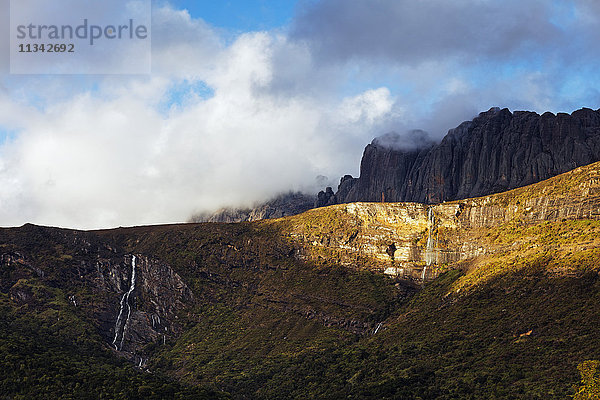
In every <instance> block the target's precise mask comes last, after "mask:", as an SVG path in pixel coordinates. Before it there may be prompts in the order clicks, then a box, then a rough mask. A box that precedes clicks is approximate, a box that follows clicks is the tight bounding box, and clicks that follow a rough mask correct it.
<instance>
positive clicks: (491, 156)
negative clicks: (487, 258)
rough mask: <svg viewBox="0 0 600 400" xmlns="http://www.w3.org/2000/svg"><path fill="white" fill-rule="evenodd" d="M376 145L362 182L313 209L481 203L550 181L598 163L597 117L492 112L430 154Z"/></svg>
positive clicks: (419, 146) (367, 154)
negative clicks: (362, 204)
mask: <svg viewBox="0 0 600 400" xmlns="http://www.w3.org/2000/svg"><path fill="white" fill-rule="evenodd" d="M397 145H398V143H396V144H394V143H392V144H390V138H389V137H388V138H383V140H382V139H381V138H378V139H375V140H374V141H373V142H372V143H371V144H369V145H368V146H367V147H366V149H365V151H364V155H363V158H362V161H361V168H360V177H359V178H352V177H351V176H345V177H343V178H342V180H341V182H340V185H339V187H338V190H337V192H336V193H335V195H331V193H330V194H329V195H328V194H327V193H326V192H321V193H320V194H319V196H318V198H319V202H318V206H323V205H331V204H341V203H351V202H357V201H363V202H364V201H368V202H373V201H377V202H380V201H385V202H401V201H404V202H420V203H427V204H433V203H441V202H444V201H451V200H457V199H465V198H470V197H478V196H486V195H490V194H493V193H498V192H503V191H506V190H510V189H514V188H517V187H522V186H526V185H529V184H532V183H536V182H540V181H542V180H545V179H548V178H551V177H553V176H556V175H558V174H561V173H563V172H566V171H570V170H572V169H574V168H576V167H578V166H583V165H587V164H590V163H592V162H595V161H598V160H600V110H596V111H594V110H591V109H587V108H584V109H581V110H578V111H575V112H573V113H572V114H571V115H569V114H563V113H559V114H557V115H554V114H552V113H549V112H547V113H544V114H542V115H538V114H536V113H534V112H524V111H516V112H514V113H511V112H510V111H509V110H508V109H506V108H505V109H502V110H501V109H499V108H492V109H490V110H489V111H487V112H484V113H481V114H479V116H478V117H476V118H475V119H473V120H472V121H468V122H464V123H462V124H461V125H459V126H458V127H457V128H455V129H451V130H450V131H449V132H448V134H447V135H446V136H445V137H444V139H443V140H442V141H441V143H439V144H437V145H435V146H432V145H431V144H430V143H429V142H427V141H426V140H422V138H420V137H418V140H417V143H416V144H411V147H410V148H408V149H404V150H401V149H399V148H398V146H397Z"/></svg>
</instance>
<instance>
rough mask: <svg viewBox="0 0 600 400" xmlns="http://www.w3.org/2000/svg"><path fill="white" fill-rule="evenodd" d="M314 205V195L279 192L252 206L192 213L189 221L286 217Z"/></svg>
mask: <svg viewBox="0 0 600 400" xmlns="http://www.w3.org/2000/svg"><path fill="white" fill-rule="evenodd" d="M313 207H315V197H314V196H309V195H306V194H304V193H300V192H289V193H285V194H281V195H279V196H277V197H275V198H274V199H272V200H269V201H267V202H266V203H264V204H260V205H257V206H255V207H253V208H223V209H221V210H218V211H217V212H215V213H202V214H197V215H194V216H193V217H192V218H191V219H190V222H195V223H198V222H225V223H233V222H246V221H258V220H261V219H273V218H281V217H288V216H290V215H296V214H300V213H303V212H304V211H307V210H310V209H311V208H313Z"/></svg>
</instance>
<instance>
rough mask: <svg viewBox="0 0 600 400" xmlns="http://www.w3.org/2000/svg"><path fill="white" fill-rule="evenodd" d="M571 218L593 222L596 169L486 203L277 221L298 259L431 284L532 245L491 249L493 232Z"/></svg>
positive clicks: (323, 212)
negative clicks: (469, 264) (462, 267)
mask: <svg viewBox="0 0 600 400" xmlns="http://www.w3.org/2000/svg"><path fill="white" fill-rule="evenodd" d="M579 219H600V163H594V164H591V165H588V166H585V167H580V168H577V169H575V170H573V171H570V172H568V173H565V174H562V175H559V176H557V177H554V178H552V179H549V180H546V181H544V182H539V183H537V184H534V185H529V186H527V187H523V188H518V189H514V190H511V191H508V192H504V193H498V194H495V195H490V196H486V197H479V198H473V199H467V200H458V201H454V202H446V203H442V204H437V205H426V204H421V203H391V204H390V203H351V204H345V205H335V206H330V207H327V208H324V209H317V210H311V211H309V212H307V213H305V214H303V215H299V216H296V217H293V218H290V219H289V221H286V222H285V223H287V224H288V225H287V227H286V229H287V230H288V231H289V232H290V237H291V238H292V239H293V240H295V241H296V242H297V243H299V245H300V246H301V248H302V250H301V252H300V253H301V256H302V257H305V258H308V259H319V258H333V259H337V260H339V261H340V262H341V263H342V264H344V265H347V266H350V267H352V266H359V265H369V268H370V269H371V270H376V271H379V272H383V273H385V274H387V275H390V276H394V277H397V278H400V279H405V280H406V279H407V280H413V281H417V282H423V281H428V280H432V279H434V278H436V277H437V276H438V275H439V273H440V272H442V271H444V269H445V267H446V266H447V265H451V264H455V263H457V262H460V261H464V260H469V259H474V258H476V257H479V256H487V257H492V256H495V255H497V254H500V253H503V252H507V251H515V247H514V246H521V245H522V246H524V247H527V246H530V245H534V244H532V243H517V242H514V243H513V242H510V243H508V245H506V244H505V245H498V243H494V242H493V241H491V240H489V237H491V236H493V235H494V234H495V232H496V231H498V230H499V229H507V230H523V229H525V228H527V227H528V226H531V225H534V224H539V223H542V222H546V223H560V221H565V220H579ZM332 221H335V222H332ZM532 240H533V239H532ZM515 243H516V244H515ZM554 250H556V251H558V250H557V249H554Z"/></svg>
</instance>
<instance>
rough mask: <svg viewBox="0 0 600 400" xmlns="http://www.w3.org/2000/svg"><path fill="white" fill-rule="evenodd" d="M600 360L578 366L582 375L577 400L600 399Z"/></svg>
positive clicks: (588, 361)
mask: <svg viewBox="0 0 600 400" xmlns="http://www.w3.org/2000/svg"><path fill="white" fill-rule="evenodd" d="M598 365H600V361H598V360H587V361H584V362H582V363H581V364H579V365H578V366H577V369H578V370H579V373H580V374H581V386H580V387H579V388H577V390H576V392H575V396H574V397H573V398H574V399H575V400H593V399H600V371H598Z"/></svg>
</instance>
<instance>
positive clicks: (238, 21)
mask: <svg viewBox="0 0 600 400" xmlns="http://www.w3.org/2000/svg"><path fill="white" fill-rule="evenodd" d="M57 1H58V0H57ZM61 1H71V0H61ZM73 1H74V0H73ZM77 1H79V0H77ZM89 1H90V2H92V1H93V2H95V3H94V4H96V6H98V7H102V4H104V3H102V1H101V0H89ZM126 1H137V0H126ZM8 5H9V1H8V0H0V22H2V24H0V32H4V34H3V35H2V39H3V40H0V54H2V57H1V58H0V187H2V188H3V190H2V191H1V192H0V226H7V225H19V224H22V223H25V222H32V223H38V224H46V225H59V226H65V227H77V228H103V227H111V226H119V225H123V226H125V225H137V224H152V223H168V222H184V221H186V220H187V219H188V218H189V217H190V216H191V214H193V213H195V212H201V211H207V212H210V211H214V210H215V209H218V208H220V207H223V206H234V207H236V206H251V205H253V204H256V203H259V202H261V201H264V200H267V199H269V198H271V197H273V196H275V195H277V194H278V193H281V192H285V191H288V190H301V191H305V192H307V193H316V192H317V191H318V190H320V189H323V188H322V187H319V186H318V185H317V184H316V181H315V177H316V176H318V175H323V176H327V177H329V184H330V185H332V186H336V185H337V183H338V182H339V177H341V176H343V175H345V174H352V175H354V176H356V175H357V174H358V172H359V171H358V169H359V164H360V158H361V155H362V152H363V149H364V147H365V145H366V144H367V143H369V142H371V141H372V139H373V138H374V137H376V136H379V135H382V134H385V133H387V132H390V131H397V132H406V131H410V130H412V129H424V130H426V131H427V132H429V134H430V135H431V137H432V138H433V139H435V140H440V139H441V138H442V137H443V136H444V135H445V134H446V132H447V131H448V129H451V128H453V127H456V126H457V125H458V124H460V123H461V122H462V121H464V120H470V119H472V118H473V117H474V116H476V115H477V114H478V113H479V112H480V111H485V110H487V109H489V108H490V107H493V106H499V107H508V108H509V109H511V110H513V111H515V110H530V111H536V112H538V113H543V112H545V111H551V112H559V111H560V112H572V111H574V110H576V109H578V108H581V107H589V108H593V109H598V108H599V107H600V53H599V52H598V50H597V47H598V46H597V38H598V37H600V2H598V1H594V0H556V1H552V2H549V1H547V0H505V1H502V2H499V1H481V0H463V1H458V2H452V1H448V0H426V1H425V0H424V1H414V0H377V1H374V0H298V1H289V0H270V1H269V0H235V1H204V0H202V1H191V0H172V1H166V0H153V25H152V73H151V74H149V75H63V76H59V75H48V74H47V75H11V74H9V73H8V64H9V63H8V61H9V57H8V54H9V41H8V40H7V39H8V37H9V33H10V30H9V22H10V21H9V18H8V15H9V13H8ZM184 10H187V11H188V13H185V12H184ZM68 11H69V10H66V9H65V10H63V9H57V10H56V12H57V13H59V14H60V15H62V14H64V13H66V12H68ZM119 15H120V14H119ZM74 17H76V18H78V19H79V20H80V17H81V16H78V15H75V16H74ZM7 138H10V140H7ZM405 138H407V139H406V140H409V139H408V138H409V136H405ZM407 145H408V144H407Z"/></svg>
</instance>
